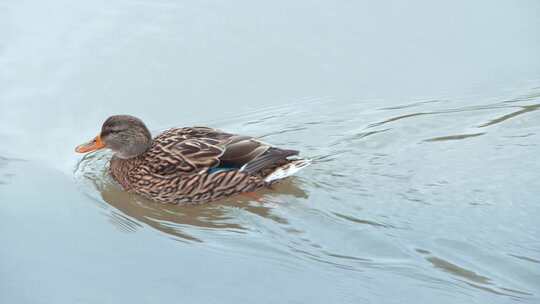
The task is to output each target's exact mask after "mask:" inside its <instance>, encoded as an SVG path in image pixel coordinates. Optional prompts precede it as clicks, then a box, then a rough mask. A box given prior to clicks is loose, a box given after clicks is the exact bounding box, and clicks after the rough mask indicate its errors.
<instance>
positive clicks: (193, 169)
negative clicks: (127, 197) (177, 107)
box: [110, 127, 298, 203]
mask: <svg viewBox="0 0 540 304" xmlns="http://www.w3.org/2000/svg"><path fill="white" fill-rule="evenodd" d="M297 153H298V152H297V151H294V150H284V149H279V148H274V147H271V146H269V145H267V144H265V143H262V142H260V141H258V140H256V139H254V138H252V137H248V136H240V135H234V134H229V133H225V132H222V131H219V130H216V129H211V128H206V127H193V128H176V129H170V130H167V131H165V132H163V133H161V134H160V135H158V136H157V137H156V138H154V139H153V141H152V144H151V146H150V148H149V149H148V150H147V151H146V152H144V153H143V154H141V155H139V156H137V157H134V158H130V159H121V158H118V157H116V156H115V157H113V159H112V160H111V164H110V172H111V175H112V176H113V178H114V179H115V180H116V181H118V183H119V184H120V185H122V187H123V188H124V189H125V190H128V191H132V192H136V193H138V194H141V195H143V196H145V197H147V198H150V199H152V200H155V201H159V202H164V203H198V202H204V201H212V200H216V199H219V198H223V197H227V196H230V195H233V194H237V193H242V192H250V191H254V190H256V189H258V188H261V187H264V186H268V185H269V184H271V183H272V182H273V181H268V182H267V181H265V177H266V176H268V175H269V174H270V173H272V172H274V171H275V170H276V169H278V168H284V167H286V166H287V165H289V164H293V163H294V162H295V160H289V159H287V157H289V156H292V155H296V154H297ZM218 166H220V167H221V166H226V167H229V170H214V169H215V168H217V167H218ZM230 167H232V168H233V169H230ZM241 167H242V170H240V168H241Z"/></svg>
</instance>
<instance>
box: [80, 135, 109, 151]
mask: <svg viewBox="0 0 540 304" xmlns="http://www.w3.org/2000/svg"><path fill="white" fill-rule="evenodd" d="M103 148H105V143H104V142H103V141H102V140H101V137H100V136H99V135H98V136H96V137H94V138H93V139H92V140H91V141H89V142H87V143H85V144H82V145H78V146H77V148H75V152H78V153H87V152H92V151H96V150H99V149H103Z"/></svg>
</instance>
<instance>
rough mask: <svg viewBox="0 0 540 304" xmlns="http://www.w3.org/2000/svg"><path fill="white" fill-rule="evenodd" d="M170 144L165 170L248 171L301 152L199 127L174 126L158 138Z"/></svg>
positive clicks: (253, 171)
mask: <svg viewBox="0 0 540 304" xmlns="http://www.w3.org/2000/svg"><path fill="white" fill-rule="evenodd" d="M156 141H157V142H158V143H160V142H162V143H167V144H166V145H163V146H166V147H167V150H168V153H167V154H169V155H170V156H172V157H169V158H168V159H169V164H168V165H166V166H160V167H161V168H162V169H160V171H162V172H164V173H165V172H169V173H172V171H176V170H179V171H182V172H185V173H203V172H207V171H208V170H210V169H212V168H216V167H226V168H236V169H238V170H240V171H243V172H245V173H248V174H252V173H255V172H257V171H259V170H262V169H264V168H266V167H269V166H272V165H274V164H276V163H278V162H279V161H280V160H283V159H286V158H287V157H288V156H292V155H296V154H298V151H295V150H285V149H279V148H275V147H272V146H270V145H268V144H266V143H263V142H261V141H259V140H257V139H255V138H253V137H251V136H243V135H234V134H229V133H225V132H222V131H219V130H216V129H211V128H205V127H196V128H182V129H173V130H170V131H167V132H165V133H164V134H162V135H161V136H159V137H158V138H156Z"/></svg>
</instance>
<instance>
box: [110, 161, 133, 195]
mask: <svg viewBox="0 0 540 304" xmlns="http://www.w3.org/2000/svg"><path fill="white" fill-rule="evenodd" d="M140 162H141V156H138V157H134V158H128V159H123V158H120V157H118V156H113V157H112V159H111V163H110V167H109V170H110V173H111V175H112V177H113V178H114V179H115V180H116V181H117V182H118V183H119V184H120V185H122V187H123V188H124V190H129V189H130V188H131V184H130V174H129V173H130V171H131V170H133V168H135V167H137V166H138V165H139V164H140Z"/></svg>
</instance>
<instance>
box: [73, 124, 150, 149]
mask: <svg viewBox="0 0 540 304" xmlns="http://www.w3.org/2000/svg"><path fill="white" fill-rule="evenodd" d="M151 145H152V135H151V134H150V131H148V128H147V127H146V126H145V125H144V123H143V122H142V120H140V119H138V118H137V117H133V116H130V115H115V116H111V117H109V118H107V120H105V122H104V123H103V126H102V127H101V133H100V134H99V135H98V136H96V137H95V138H93V139H92V140H90V141H89V142H87V143H85V144H82V145H79V146H77V148H75V151H76V152H79V153H87V152H92V151H96V150H99V149H103V148H109V149H111V150H112V151H113V152H114V153H115V156H117V157H119V158H123V159H128V158H133V157H137V156H138V155H140V154H142V153H144V152H145V151H146V150H148V148H149V147H150V146H151Z"/></svg>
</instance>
